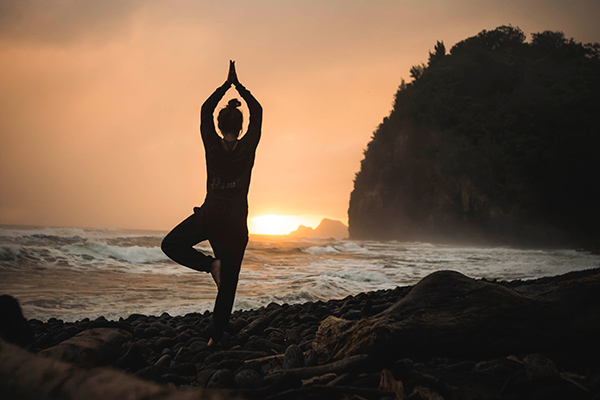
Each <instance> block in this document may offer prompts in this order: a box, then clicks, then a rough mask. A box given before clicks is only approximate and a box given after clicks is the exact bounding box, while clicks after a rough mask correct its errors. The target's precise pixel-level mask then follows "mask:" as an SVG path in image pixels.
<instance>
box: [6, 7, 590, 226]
mask: <svg viewBox="0 0 600 400" xmlns="http://www.w3.org/2000/svg"><path fill="white" fill-rule="evenodd" d="M598 16H600V2H599V1H597V0H585V1H579V0H571V1H557V0H554V1H552V0H549V1H541V0H539V1H538V0H503V1H473V0H435V1H430V0H396V1H387V0H386V1H378V0H370V1H366V0H365V1H352V0H329V1H321V0H319V1H312V0H303V1H285V0H264V1H251V0H246V1H228V0H225V1H218V2H216V1H203V0H193V1H192V0H188V1H184V0H181V1H178V0H176V1H156V0H155V1H152V0H149V1H141V0H140V1H96V0H85V1H72V0H62V1H59V0H39V1H27V0H24V1H16V0H0V103H1V106H0V190H1V193H0V224H21V225H41V226H73V227H106V228H140V229H161V230H167V229H170V228H172V227H173V226H174V225H176V224H177V223H178V222H180V221H181V220H182V219H183V218H185V217H187V216H188V215H189V214H190V213H191V211H192V207H193V206H195V205H200V204H201V203H202V201H203V199H204V195H205V179H206V171H205V164H204V163H205V161H204V150H203V148H202V142H201V139H200V135H199V131H198V125H199V109H200V105H201V104H202V102H203V101H204V100H205V99H206V97H208V96H209V95H210V94H211V93H212V91H213V90H214V89H215V88H216V87H217V86H219V85H221V84H222V83H223V82H224V81H225V78H226V76H227V68H228V62H229V60H230V59H233V60H235V61H236V66H237V69H238V76H239V78H240V81H241V82H242V83H243V84H245V86H246V87H247V88H248V89H250V90H251V91H252V93H253V94H254V95H255V96H256V98H257V99H258V100H259V101H260V102H261V104H262V106H263V109H264V121H263V134H262V140H261V143H260V146H259V148H258V151H257V156H256V164H255V167H254V170H253V178H252V184H251V186H250V196H249V202H250V218H254V217H258V216H263V215H273V214H274V215H280V216H287V217H286V218H287V220H288V221H293V223H292V224H295V225H297V224H298V223H304V224H307V225H312V226H316V224H317V223H318V222H319V221H320V220H321V218H323V217H328V218H332V219H338V220H341V221H343V222H344V223H347V209H348V201H349V196H350V192H351V190H352V180H353V178H354V175H355V173H356V172H357V171H358V170H359V168H360V160H361V159H362V157H363V149H364V148H365V146H366V145H367V143H368V142H369V140H370V137H371V135H372V133H373V131H374V129H375V128H376V127H377V125H378V124H379V123H380V122H381V121H382V119H383V118H384V117H385V116H387V115H388V113H389V111H390V109H391V104H392V101H393V96H394V94H395V92H396V90H397V88H398V85H399V84H400V82H401V79H402V78H404V79H406V80H407V81H408V80H410V77H409V72H408V71H409V69H410V67H411V66H413V65H415V64H419V63H421V62H425V61H426V60H427V57H428V51H429V50H432V49H433V46H434V45H435V43H436V41H437V40H443V41H444V43H445V45H446V48H447V49H450V47H451V46H452V45H454V44H455V43H456V42H457V41H460V40H463V39H465V38H467V37H469V36H473V35H475V34H477V33H478V32H480V31H481V30H483V29H488V30H490V29H494V28H496V27H497V26H499V25H508V24H511V25H513V26H518V27H520V28H521V29H522V30H523V31H524V32H525V33H526V34H527V35H528V39H530V37H531V36H530V35H531V33H534V32H541V31H544V30H554V31H556V30H560V31H563V32H564V33H565V35H566V36H567V37H573V38H575V40H577V41H581V42H598V41H600V24H598ZM236 94H237V93H236V92H235V91H234V90H231V91H230V92H228V93H227V94H226V96H225V98H224V102H223V103H225V102H226V100H228V99H229V98H231V97H234V95H236ZM244 112H245V117H246V122H247V116H248V114H247V110H246V109H245V110H244ZM250 226H251V230H252V229H253V225H252V224H251V225H250ZM254 231H256V228H254Z"/></svg>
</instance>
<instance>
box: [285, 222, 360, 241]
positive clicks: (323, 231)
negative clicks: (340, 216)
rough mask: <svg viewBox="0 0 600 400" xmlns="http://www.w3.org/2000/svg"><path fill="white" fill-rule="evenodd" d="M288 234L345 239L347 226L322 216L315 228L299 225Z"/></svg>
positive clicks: (292, 235)
mask: <svg viewBox="0 0 600 400" xmlns="http://www.w3.org/2000/svg"><path fill="white" fill-rule="evenodd" d="M290 236H291V237H322V238H335V239H346V238H347V237H348V227H347V226H346V225H344V224H343V223H342V222H341V221H336V220H333V219H329V218H323V219H322V220H321V222H320V223H319V226H317V227H316V228H314V229H313V228H311V227H308V226H304V225H300V226H299V227H298V229H296V230H295V231H293V232H291V233H290Z"/></svg>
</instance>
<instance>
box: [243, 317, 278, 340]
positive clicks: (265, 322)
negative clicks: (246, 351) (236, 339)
mask: <svg viewBox="0 0 600 400" xmlns="http://www.w3.org/2000/svg"><path fill="white" fill-rule="evenodd" d="M270 323H271V319H270V318H267V317H262V316H259V317H256V318H254V319H253V320H252V321H251V322H250V323H249V324H248V325H246V326H245V327H244V328H243V329H242V330H241V331H240V335H248V336H252V335H258V334H260V333H261V332H262V331H263V330H264V329H265V328H266V327H267V326H269V324H270Z"/></svg>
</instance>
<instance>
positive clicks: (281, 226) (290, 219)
mask: <svg viewBox="0 0 600 400" xmlns="http://www.w3.org/2000/svg"><path fill="white" fill-rule="evenodd" d="M300 225H305V226H310V227H312V226H313V225H314V222H313V221H312V220H311V219H307V218H303V217H299V216H296V215H278V214H267V215H259V216H258V217H254V218H250V224H249V227H248V230H249V231H250V233H252V234H255V235H287V234H288V233H290V232H292V231H295V230H296V229H298V226H300Z"/></svg>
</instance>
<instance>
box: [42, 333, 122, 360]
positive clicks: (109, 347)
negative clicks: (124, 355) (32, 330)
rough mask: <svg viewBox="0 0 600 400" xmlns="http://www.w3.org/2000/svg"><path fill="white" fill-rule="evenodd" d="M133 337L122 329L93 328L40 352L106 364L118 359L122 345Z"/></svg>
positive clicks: (63, 358)
mask: <svg viewBox="0 0 600 400" xmlns="http://www.w3.org/2000/svg"><path fill="white" fill-rule="evenodd" d="M131 337H132V336H131V334H130V333H129V332H127V331H123V330H121V329H113V328H93V329H88V330H85V331H83V332H81V333H79V334H77V335H75V336H73V337H72V338H70V339H67V340H65V341H63V342H61V343H59V344H57V345H56V346H52V347H50V348H48V349H46V350H42V351H41V352H40V353H39V354H40V355H42V356H46V357H52V358H55V359H58V360H63V361H68V362H73V363H78V364H83V365H87V366H94V367H96V366H104V365H109V364H111V363H112V362H114V361H116V359H117V358H118V356H119V350H120V349H121V346H122V345H123V344H124V343H125V342H127V341H128V340H130V339H131Z"/></svg>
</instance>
